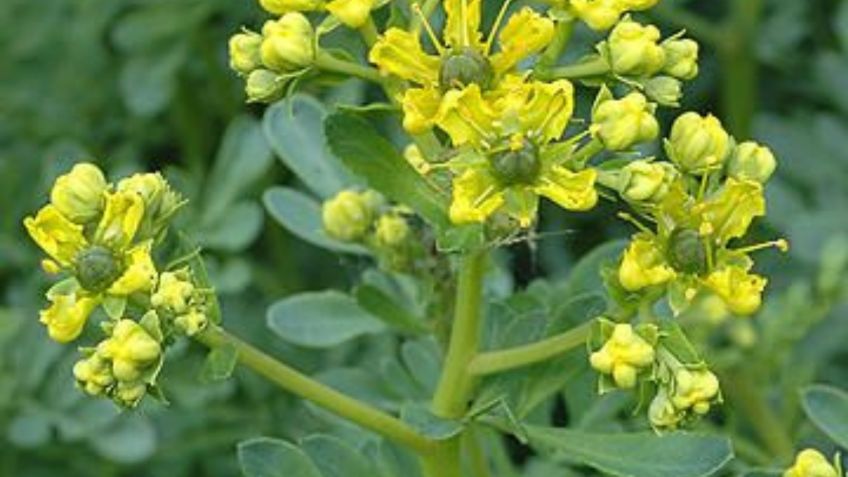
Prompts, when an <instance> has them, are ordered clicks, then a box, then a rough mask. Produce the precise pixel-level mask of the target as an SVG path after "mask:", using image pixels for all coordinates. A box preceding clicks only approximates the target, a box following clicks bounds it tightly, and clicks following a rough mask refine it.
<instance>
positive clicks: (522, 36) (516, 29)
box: [492, 7, 554, 73]
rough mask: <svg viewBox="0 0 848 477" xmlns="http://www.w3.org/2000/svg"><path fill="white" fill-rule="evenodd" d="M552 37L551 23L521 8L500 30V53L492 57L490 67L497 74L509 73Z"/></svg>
mask: <svg viewBox="0 0 848 477" xmlns="http://www.w3.org/2000/svg"><path fill="white" fill-rule="evenodd" d="M553 36H554V22H553V21H551V20H550V19H548V18H545V17H543V16H542V15H540V14H539V13H537V12H535V11H534V10H533V9H532V8H529V7H525V8H522V9H521V11H519V12H518V13H516V14H514V15H512V16H511V17H510V19H509V21H508V22H507V23H506V25H505V26H504V27H503V30H501V33H500V35H499V36H498V39H499V41H500V51H499V52H498V53H496V54H494V55H492V66H493V67H494V69H495V71H496V72H497V73H504V72H506V71H509V70H511V69H512V68H514V67H515V66H516V65H517V64H518V63H519V62H520V61H521V60H523V59H524V58H527V57H528V56H530V55H533V54H535V53H538V52H539V51H541V50H542V49H543V48H544V47H546V46H547V45H548V44H549V43H550V42H551V39H553Z"/></svg>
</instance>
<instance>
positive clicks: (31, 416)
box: [6, 410, 53, 448]
mask: <svg viewBox="0 0 848 477" xmlns="http://www.w3.org/2000/svg"><path fill="white" fill-rule="evenodd" d="M52 427H53V426H52V424H51V422H50V416H49V415H48V414H47V413H46V412H42V411H38V410H33V411H25V412H23V413H21V414H18V415H17V416H15V418H14V419H12V422H10V423H9V428H8V430H7V431H6V437H7V438H8V439H9V441H10V442H11V443H12V444H14V445H16V446H18V447H24V448H36V447H39V446H42V445H45V444H47V443H48V442H49V441H50V434H51V429H52Z"/></svg>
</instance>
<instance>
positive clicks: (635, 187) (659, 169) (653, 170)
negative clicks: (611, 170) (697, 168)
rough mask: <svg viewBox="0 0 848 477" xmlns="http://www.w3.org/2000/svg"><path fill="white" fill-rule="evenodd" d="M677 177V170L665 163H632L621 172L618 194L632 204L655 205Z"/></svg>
mask: <svg viewBox="0 0 848 477" xmlns="http://www.w3.org/2000/svg"><path fill="white" fill-rule="evenodd" d="M677 177H678V172H677V170H676V169H675V168H674V166H672V165H671V164H668V163H666V162H648V161H633V162H631V163H630V164H627V165H626V166H624V168H623V169H622V170H621V175H620V176H619V186H618V192H619V193H620V194H621V196H622V197H624V198H625V199H626V200H629V201H632V202H653V203H656V202H659V201H661V200H662V199H663V198H664V197H665V196H666V194H668V191H669V188H670V187H671V184H672V183H673V182H674V180H675V179H677Z"/></svg>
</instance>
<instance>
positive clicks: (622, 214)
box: [617, 212, 654, 235]
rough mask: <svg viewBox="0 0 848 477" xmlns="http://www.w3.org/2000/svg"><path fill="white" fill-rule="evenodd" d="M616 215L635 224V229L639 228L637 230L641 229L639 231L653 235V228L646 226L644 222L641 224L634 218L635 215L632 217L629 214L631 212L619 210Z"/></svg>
mask: <svg viewBox="0 0 848 477" xmlns="http://www.w3.org/2000/svg"><path fill="white" fill-rule="evenodd" d="M617 215H618V218H620V219H622V220H625V221H627V222H630V223H631V224H633V225H635V226H636V228H637V229H639V231H641V232H645V233H646V234H651V235H654V231H653V230H651V229H649V228H648V227H647V226H646V225H645V224H643V223H642V222H639V220H638V219H636V217H634V216H633V215H631V214H629V213H627V212H619V213H618V214H617Z"/></svg>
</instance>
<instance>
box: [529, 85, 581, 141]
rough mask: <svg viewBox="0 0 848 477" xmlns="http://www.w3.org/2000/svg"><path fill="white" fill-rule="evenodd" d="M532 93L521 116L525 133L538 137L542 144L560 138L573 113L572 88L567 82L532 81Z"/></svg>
mask: <svg viewBox="0 0 848 477" xmlns="http://www.w3.org/2000/svg"><path fill="white" fill-rule="evenodd" d="M532 86H533V87H532V93H531V95H530V97H529V98H528V99H527V104H526V107H525V108H524V109H523V113H522V115H521V123H522V126H523V128H524V130H525V131H531V132H532V133H533V134H534V135H538V137H539V138H540V139H541V142H542V143H547V142H549V141H552V140H554V139H558V138H559V137H560V136H562V133H563V132H564V131H565V128H566V127H567V126H568V122H569V121H570V120H571V114H572V113H573V112H574V86H572V85H571V83H570V82H569V81H567V80H559V81H554V82H553V83H542V82H538V81H534V82H533V84H532Z"/></svg>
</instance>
